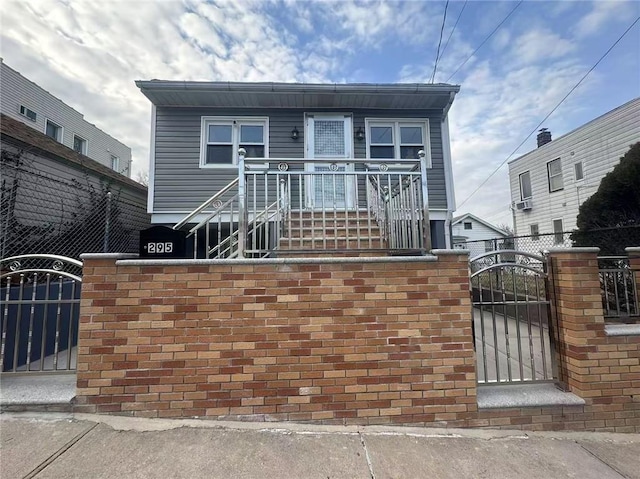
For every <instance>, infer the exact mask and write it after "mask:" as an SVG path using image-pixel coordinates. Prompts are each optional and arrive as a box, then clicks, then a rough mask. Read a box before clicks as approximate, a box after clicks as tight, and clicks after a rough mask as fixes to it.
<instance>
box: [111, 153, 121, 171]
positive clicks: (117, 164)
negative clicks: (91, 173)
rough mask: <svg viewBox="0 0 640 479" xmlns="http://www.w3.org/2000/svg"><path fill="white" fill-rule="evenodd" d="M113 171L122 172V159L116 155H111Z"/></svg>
mask: <svg viewBox="0 0 640 479" xmlns="http://www.w3.org/2000/svg"><path fill="white" fill-rule="evenodd" d="M111 169H112V170H115V171H117V172H120V158H118V157H117V156H116V155H111Z"/></svg>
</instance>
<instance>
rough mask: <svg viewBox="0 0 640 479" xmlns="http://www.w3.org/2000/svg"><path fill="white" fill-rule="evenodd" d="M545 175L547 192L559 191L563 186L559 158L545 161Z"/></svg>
mask: <svg viewBox="0 0 640 479" xmlns="http://www.w3.org/2000/svg"><path fill="white" fill-rule="evenodd" d="M547 176H548V177H549V193H553V192H554V191H560V190H561V189H562V188H564V183H563V182H562V163H561V162H560V158H556V159H555V160H553V161H550V162H549V163H547Z"/></svg>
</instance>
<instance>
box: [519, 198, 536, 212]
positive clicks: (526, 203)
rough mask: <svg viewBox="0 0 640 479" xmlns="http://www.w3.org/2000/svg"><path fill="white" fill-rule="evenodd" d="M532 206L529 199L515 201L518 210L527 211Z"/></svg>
mask: <svg viewBox="0 0 640 479" xmlns="http://www.w3.org/2000/svg"><path fill="white" fill-rule="evenodd" d="M532 206H533V205H532V204H531V200H530V199H527V200H523V201H517V202H516V209H517V210H518V211H529V210H530V209H531V208H532Z"/></svg>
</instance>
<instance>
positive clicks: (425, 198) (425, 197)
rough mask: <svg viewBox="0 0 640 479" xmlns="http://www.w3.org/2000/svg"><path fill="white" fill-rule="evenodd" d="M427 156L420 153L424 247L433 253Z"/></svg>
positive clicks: (423, 152) (421, 151) (422, 152)
mask: <svg viewBox="0 0 640 479" xmlns="http://www.w3.org/2000/svg"><path fill="white" fill-rule="evenodd" d="M426 156H427V154H426V153H425V151H424V150H420V151H419V152H418V157H419V158H420V184H421V187H422V208H423V212H422V215H423V216H422V217H423V218H424V220H423V221H424V227H423V232H422V233H423V243H422V244H423V246H424V249H425V251H427V252H429V251H431V221H430V220H429V189H428V188H427V158H426Z"/></svg>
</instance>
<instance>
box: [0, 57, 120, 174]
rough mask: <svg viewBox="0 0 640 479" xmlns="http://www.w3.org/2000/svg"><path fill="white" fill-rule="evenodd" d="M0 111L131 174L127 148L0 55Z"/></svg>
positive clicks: (99, 160) (117, 169)
mask: <svg viewBox="0 0 640 479" xmlns="http://www.w3.org/2000/svg"><path fill="white" fill-rule="evenodd" d="M0 113H2V114H4V115H7V116H9V117H11V118H14V119H16V120H19V121H21V122H23V123H24V124H25V125H28V126H30V127H31V128H34V129H35V130H38V131H39V132H41V133H44V134H45V135H47V136H50V137H51V138H53V139H54V140H56V141H57V142H59V143H62V144H63V145H65V146H68V147H69V148H71V149H73V150H75V151H77V152H78V153H81V154H83V155H86V156H88V157H89V158H91V159H92V160H95V161H97V162H98V163H101V164H103V165H105V166H107V167H109V168H111V169H112V170H115V171H117V172H118V173H121V174H123V175H125V176H129V177H130V176H131V148H129V147H128V146H126V145H124V144H123V143H121V142H119V141H118V140H116V139H115V138H113V137H112V136H110V135H108V134H106V133H105V132H104V131H102V130H100V129H99V128H98V127H96V126H95V125H93V124H91V123H89V122H88V121H86V120H85V119H84V115H83V114H82V113H80V112H78V111H76V110H74V109H73V108H71V107H70V106H69V105H67V104H66V103H64V102H63V101H62V100H60V99H58V98H56V97H55V96H53V95H52V94H51V93H49V92H48V91H46V90H45V89H43V88H41V87H40V86H38V85H36V84H35V83H33V82H32V81H30V80H28V79H27V78H25V77H23V76H22V75H21V74H20V73H18V72H17V71H15V70H13V69H12V68H10V67H9V66H8V65H7V64H6V63H4V62H3V60H2V58H0Z"/></svg>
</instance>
